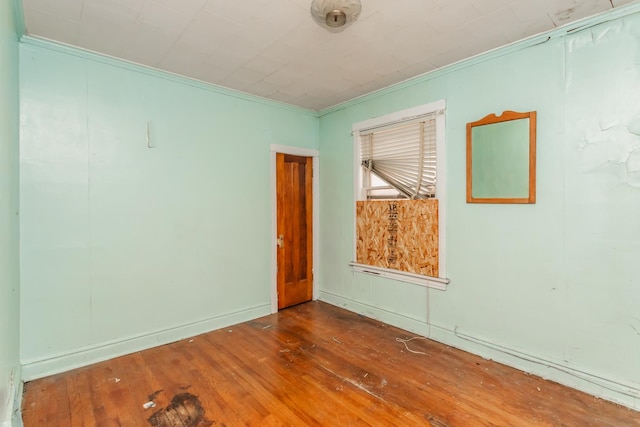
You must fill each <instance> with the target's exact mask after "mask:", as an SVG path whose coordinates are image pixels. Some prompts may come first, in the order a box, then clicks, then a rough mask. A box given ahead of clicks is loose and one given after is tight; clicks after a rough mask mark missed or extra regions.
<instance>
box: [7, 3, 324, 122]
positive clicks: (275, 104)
mask: <svg viewBox="0 0 640 427" xmlns="http://www.w3.org/2000/svg"><path fill="white" fill-rule="evenodd" d="M15 1H19V0H15ZM20 43H22V44H24V45H27V46H34V47H38V48H42V49H47V50H52V51H55V52H59V53H63V54H66V55H71V56H75V57H79V58H83V59H87V60H89V61H94V62H99V63H102V64H105V65H109V66H112V67H117V68H120V69H124V70H129V71H133V72H136V73H140V74H146V75H148V76H152V77H156V78H160V79H164V80H168V81H172V82H175V83H180V84H184V85H187V86H192V87H196V88H198V89H203V90H206V91H209V92H214V93H217V94H219V95H223V96H230V97H232V98H236V99H241V100H243V101H248V102H254V103H257V104H261V105H264V106H268V107H272V108H278V109H281V110H287V111H292V112H296V113H302V114H306V115H308V116H312V117H316V118H317V117H319V114H318V112H317V111H315V110H311V109H307V108H302V107H297V106H295V105H291V104H286V103H284V102H279V101H274V100H271V99H267V98H262V97H260V96H257V95H252V94H249V93H245V92H241V91H238V90H234V89H229V88H226V87H223V86H218V85H215V84H213V83H208V82H204V81H202V80H197V79H194V78H191V77H186V76H183V75H180V74H175V73H172V72H170V71H165V70H160V69H158V68H154V67H150V66H147V65H142V64H138V63H136V62H132V61H127V60H125V59H120V58H116V57H113V56H109V55H104V54H102V53H97V52H94V51H91V50H88V49H83V48H80V47H76V46H72V45H68V44H64V43H60V42H56V41H53V40H49V39H46V38H43V37H37V36H32V35H29V34H24V35H22V37H20Z"/></svg>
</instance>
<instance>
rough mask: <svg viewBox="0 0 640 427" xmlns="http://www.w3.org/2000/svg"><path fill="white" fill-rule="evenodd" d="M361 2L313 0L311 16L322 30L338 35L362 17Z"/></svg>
mask: <svg viewBox="0 0 640 427" xmlns="http://www.w3.org/2000/svg"><path fill="white" fill-rule="evenodd" d="M360 10H362V5H361V4H360V0H313V1H312V2H311V16H312V17H313V19H314V20H315V21H316V22H317V23H318V25H320V26H321V27H322V28H325V29H326V30H328V31H331V32H332V33H337V32H340V31H342V30H344V29H345V28H346V27H348V26H349V25H351V24H352V23H353V22H354V21H355V20H356V19H358V16H360Z"/></svg>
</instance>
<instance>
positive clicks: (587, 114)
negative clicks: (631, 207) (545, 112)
mask: <svg viewBox="0 0 640 427" xmlns="http://www.w3.org/2000/svg"><path fill="white" fill-rule="evenodd" d="M631 21H638V17H637V16H635V17H628V18H625V19H623V20H620V21H619V22H617V23H615V24H607V25H600V26H597V27H594V28H591V29H589V30H585V31H583V32H580V33H578V34H575V35H572V37H570V38H569V39H568V41H567V64H568V65H567V80H566V88H567V97H568V103H569V104H568V108H567V111H568V117H567V119H568V122H569V123H570V122H571V120H572V119H573V120H575V123H576V126H575V128H574V129H571V128H569V129H567V133H568V134H569V135H571V134H573V135H575V137H576V147H577V153H578V156H579V163H580V169H581V171H582V172H583V173H604V174H612V175H614V176H615V177H616V179H617V180H618V181H619V182H622V183H624V184H627V185H629V186H631V187H633V188H639V189H640V105H638V103H637V99H640V36H639V35H638V34H637V33H629V32H628V31H627V29H628V28H632V27H636V26H637V23H636V25H633V24H632V23H631ZM594 53H595V55H594ZM594 88H598V90H597V91H594V90H593V89H594ZM598 92H599V93H598ZM596 96H597V97H598V98H597V100H596V99H595V97H596Z"/></svg>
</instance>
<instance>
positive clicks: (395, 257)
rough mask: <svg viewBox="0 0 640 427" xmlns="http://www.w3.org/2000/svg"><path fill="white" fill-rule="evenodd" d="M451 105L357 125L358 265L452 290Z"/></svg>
mask: <svg viewBox="0 0 640 427" xmlns="http://www.w3.org/2000/svg"><path fill="white" fill-rule="evenodd" d="M444 111H445V102H444V101H438V102H434V103H431V104H426V105H422V106H419V107H415V108H412V109H408V110H403V111H399V112H396V113H393V114H389V115H386V116H383V117H377V118H374V119H370V120H366V121H363V122H360V123H356V124H354V125H353V128H352V129H353V136H354V157H355V165H354V167H355V168H356V171H357V173H356V180H355V181H356V182H355V200H356V209H355V211H356V214H355V218H354V219H355V225H356V226H355V229H356V236H355V242H354V258H353V259H354V260H355V261H354V262H352V263H351V266H352V267H353V269H354V271H356V272H362V273H368V274H375V275H378V276H383V277H388V278H392V279H395V280H400V281H404V282H409V283H415V284H419V285H424V286H429V287H434V288H438V289H445V287H446V284H447V283H448V279H446V259H445V230H446V228H445V224H446V204H445V201H446V194H445V188H446V187H445V178H446V176H445V173H444V167H445V144H444V143H445V138H444V130H445V127H444V118H445V116H444ZM427 264H430V265H429V266H427Z"/></svg>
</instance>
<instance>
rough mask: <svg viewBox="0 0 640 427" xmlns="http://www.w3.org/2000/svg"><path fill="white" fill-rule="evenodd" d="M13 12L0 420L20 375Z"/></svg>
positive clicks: (4, 130)
mask: <svg viewBox="0 0 640 427" xmlns="http://www.w3.org/2000/svg"><path fill="white" fill-rule="evenodd" d="M14 12H15V11H14V8H13V3H12V2H11V1H10V0H0V425H2V424H3V423H5V422H6V423H8V422H9V420H10V418H11V408H12V405H13V399H14V393H15V390H16V387H17V383H18V381H19V375H20V369H19V365H20V363H19V359H18V347H19V333H18V330H19V327H18V322H19V314H18V313H19V306H20V303H19V301H20V289H19V270H18V228H19V227H18V37H17V31H18V30H17V26H16V24H15V22H16V20H15V15H14ZM7 425H8V424H7Z"/></svg>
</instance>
